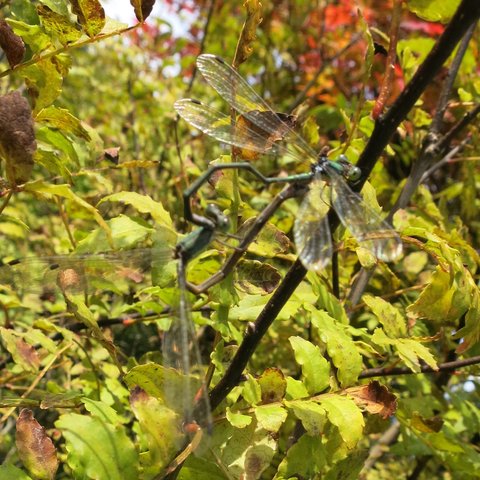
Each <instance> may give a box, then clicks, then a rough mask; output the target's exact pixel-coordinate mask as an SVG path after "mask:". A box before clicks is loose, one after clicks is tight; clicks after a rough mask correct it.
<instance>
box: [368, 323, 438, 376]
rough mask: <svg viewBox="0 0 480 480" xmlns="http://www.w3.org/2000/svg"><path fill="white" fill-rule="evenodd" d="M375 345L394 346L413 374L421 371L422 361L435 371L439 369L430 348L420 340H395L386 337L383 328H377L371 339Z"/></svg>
mask: <svg viewBox="0 0 480 480" xmlns="http://www.w3.org/2000/svg"><path fill="white" fill-rule="evenodd" d="M371 340H372V342H373V343H376V344H377V345H380V346H386V345H391V346H393V347H394V348H395V349H396V351H397V353H398V355H399V357H400V358H401V359H402V360H403V361H404V362H405V365H406V366H407V367H408V368H410V369H411V370H412V371H413V372H419V371H420V359H421V360H423V361H424V362H425V363H426V364H427V365H429V366H430V367H432V368H433V369H435V370H436V369H437V368H438V367H437V362H436V360H435V358H434V357H433V355H432V354H431V352H430V350H428V348H426V347H424V346H423V345H422V344H421V343H420V342H419V341H418V340H414V339H411V338H400V339H394V338H389V337H387V336H386V335H385V332H384V331H383V330H382V329H381V328H376V329H375V331H374V332H373V335H372V337H371Z"/></svg>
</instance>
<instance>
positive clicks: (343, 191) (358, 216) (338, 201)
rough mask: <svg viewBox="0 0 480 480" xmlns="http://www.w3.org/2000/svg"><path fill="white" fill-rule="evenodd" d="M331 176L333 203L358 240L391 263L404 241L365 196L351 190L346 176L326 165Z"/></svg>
mask: <svg viewBox="0 0 480 480" xmlns="http://www.w3.org/2000/svg"><path fill="white" fill-rule="evenodd" d="M326 169H327V172H328V176H329V178H330V182H331V187H332V193H331V201H332V205H333V206H334V208H335V211H336V212H337V215H338V217H339V218H340V220H341V222H342V223H343V225H344V226H345V227H346V228H348V229H349V230H350V232H351V234H352V235H353V236H354V237H355V239H356V240H357V241H358V243H359V244H360V245H361V246H363V247H365V248H367V249H368V250H370V251H371V252H372V253H373V254H374V255H375V256H376V257H377V258H378V259H379V260H382V261H384V262H389V261H392V260H395V259H396V258H397V257H398V256H399V255H401V253H402V248H403V247H402V241H401V239H400V237H399V235H398V234H397V233H396V232H395V230H394V229H393V228H392V226H391V225H389V224H388V223H387V222H386V221H385V220H383V219H382V218H380V217H379V216H378V214H377V213H376V212H375V211H374V210H373V209H372V208H370V207H369V206H368V205H367V204H366V203H365V202H364V201H363V199H362V197H361V196H360V195H358V194H356V193H355V192H353V191H352V190H351V188H350V187H349V185H348V184H347V182H346V181H345V180H344V178H343V177H342V176H341V175H339V174H338V173H337V172H336V171H335V170H334V169H333V168H331V167H328V166H326Z"/></svg>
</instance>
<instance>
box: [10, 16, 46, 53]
mask: <svg viewBox="0 0 480 480" xmlns="http://www.w3.org/2000/svg"><path fill="white" fill-rule="evenodd" d="M7 23H8V24H9V25H10V26H11V27H12V29H13V31H14V32H15V33H16V34H17V35H18V36H20V37H21V38H22V40H23V41H24V42H25V43H26V44H27V45H28V46H29V47H30V48H31V49H32V51H33V52H41V51H44V50H46V49H47V48H48V47H49V46H50V45H51V43H52V40H51V38H50V37H49V36H48V35H46V34H45V32H44V31H43V29H42V27H41V26H40V25H28V24H27V23H25V22H22V21H20V20H14V19H13V18H9V19H8V21H7Z"/></svg>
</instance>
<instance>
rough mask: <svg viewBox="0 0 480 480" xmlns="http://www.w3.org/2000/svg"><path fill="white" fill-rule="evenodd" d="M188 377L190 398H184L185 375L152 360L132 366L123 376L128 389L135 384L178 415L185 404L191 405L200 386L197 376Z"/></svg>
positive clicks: (181, 413)
mask: <svg viewBox="0 0 480 480" xmlns="http://www.w3.org/2000/svg"><path fill="white" fill-rule="evenodd" d="M188 379H189V381H190V388H189V391H190V393H191V395H192V398H190V399H188V398H185V393H186V390H185V381H186V377H185V375H182V374H181V373H180V372H178V371H177V370H174V369H173V368H166V367H163V366H162V365H158V364H156V363H153V362H152V363H147V364H144V365H138V366H136V367H133V368H132V369H131V370H130V371H129V372H128V373H127V374H126V375H125V377H124V381H125V383H126V384H127V385H128V387H129V388H130V389H132V388H133V387H135V386H138V387H140V388H141V389H142V390H145V392H146V393H148V394H149V395H151V396H152V397H155V398H158V399H159V400H161V401H162V402H163V403H164V404H165V405H167V406H168V407H169V408H171V409H172V410H174V411H176V412H178V413H179V414H180V415H183V414H184V413H185V412H184V407H185V405H193V395H194V394H195V392H197V391H198V390H199V388H200V387H201V381H200V380H199V379H198V378H195V377H193V376H190V377H188ZM179 399H182V401H179Z"/></svg>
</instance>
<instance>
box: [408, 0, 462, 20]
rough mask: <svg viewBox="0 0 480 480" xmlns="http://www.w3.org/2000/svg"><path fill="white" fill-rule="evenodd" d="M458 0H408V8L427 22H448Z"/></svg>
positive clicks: (458, 3) (456, 6)
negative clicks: (439, 0) (440, 0)
mask: <svg viewBox="0 0 480 480" xmlns="http://www.w3.org/2000/svg"><path fill="white" fill-rule="evenodd" d="M459 5H460V0H445V1H442V2H438V1H436V0H408V2H407V6H408V9H409V10H410V11H411V12H413V13H415V14H416V15H418V16H419V17H420V18H423V19H424V20H427V21H429V22H442V23H448V22H449V21H450V19H451V18H452V17H453V14H454V13H455V12H456V10H457V8H458V6H459Z"/></svg>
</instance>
